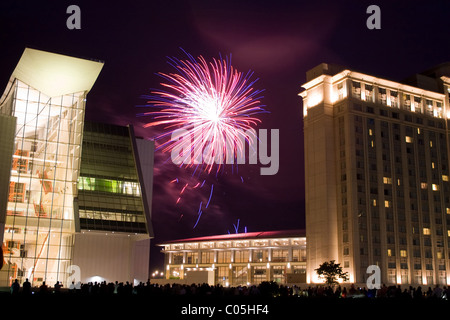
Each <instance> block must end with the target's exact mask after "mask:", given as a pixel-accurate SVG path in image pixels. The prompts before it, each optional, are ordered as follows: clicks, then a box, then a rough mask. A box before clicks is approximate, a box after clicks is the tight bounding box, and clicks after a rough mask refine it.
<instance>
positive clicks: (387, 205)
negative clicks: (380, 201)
mask: <svg viewBox="0 0 450 320" xmlns="http://www.w3.org/2000/svg"><path fill="white" fill-rule="evenodd" d="M390 206H391V204H390V201H389V200H385V201H384V207H385V208H389V207H390Z"/></svg>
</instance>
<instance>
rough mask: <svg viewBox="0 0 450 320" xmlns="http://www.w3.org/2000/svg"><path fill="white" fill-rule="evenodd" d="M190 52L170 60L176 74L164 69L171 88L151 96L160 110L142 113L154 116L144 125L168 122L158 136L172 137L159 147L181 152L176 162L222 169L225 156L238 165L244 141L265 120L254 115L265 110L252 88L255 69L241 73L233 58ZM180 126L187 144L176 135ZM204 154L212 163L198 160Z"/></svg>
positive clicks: (250, 136) (175, 159)
mask: <svg viewBox="0 0 450 320" xmlns="http://www.w3.org/2000/svg"><path fill="white" fill-rule="evenodd" d="M186 54H187V53H186ZM187 55H188V58H189V59H188V60H178V59H176V58H172V59H170V62H171V65H172V66H173V67H174V68H175V69H176V71H177V73H170V74H165V73H159V75H160V76H161V77H163V78H164V79H165V80H166V81H167V82H164V83H161V85H162V86H163V87H165V88H166V90H167V91H166V90H156V91H153V92H152V95H150V96H149V97H148V98H149V99H150V100H149V101H148V104H149V106H152V107H156V108H158V109H159V110H158V111H151V112H147V113H144V114H143V115H152V116H153V117H154V121H153V122H150V123H148V124H146V125H145V127H151V126H160V125H163V126H164V129H165V132H164V133H163V134H161V135H159V136H158V137H156V139H161V138H167V137H168V136H172V139H170V140H168V141H165V142H163V143H162V144H161V145H160V147H159V148H160V149H162V151H163V152H172V151H174V150H182V152H181V153H176V156H175V158H174V157H172V160H173V161H174V162H175V163H181V164H182V165H185V166H187V167H191V166H196V167H199V165H200V168H201V169H203V170H204V171H206V172H207V173H210V172H211V170H212V169H213V167H214V165H215V164H217V170H218V171H219V170H220V168H221V165H222V164H223V163H224V160H225V159H226V163H234V162H233V161H234V160H235V158H236V155H237V154H242V153H243V152H245V143H246V142H248V143H249V145H250V142H251V141H254V139H255V136H254V135H253V136H252V133H253V132H254V131H252V130H253V129H254V127H256V125H257V124H258V123H259V122H261V121H260V119H258V118H256V117H255V115H256V114H258V113H262V112H265V110H264V109H263V106H262V105H261V103H260V101H259V99H260V98H261V97H260V96H259V95H260V93H261V92H262V91H261V90H254V89H253V85H254V83H255V82H256V81H257V79H256V80H251V77H252V75H253V73H252V72H248V73H247V74H243V73H242V72H239V71H237V70H236V69H235V68H234V67H233V66H231V63H230V59H228V58H225V59H219V60H217V59H213V61H212V62H210V63H208V62H206V60H205V59H204V58H203V57H202V56H200V57H198V59H195V58H194V57H193V56H191V55H189V54H187ZM180 129H183V130H184V131H183V132H187V133H188V136H189V140H190V141H189V143H188V146H186V139H184V138H185V137H183V138H182V139H173V134H174V132H175V131H176V130H180ZM186 150H187V151H186ZM205 150H207V151H208V152H206V151H205ZM186 153H188V154H189V155H187V154H186ZM191 153H193V155H194V156H193V158H191V157H190V155H191ZM204 153H207V154H208V155H209V161H207V159H203V160H204V161H199V156H200V158H201V157H202V156H204ZM172 154H173V152H172ZM187 156H189V159H190V160H188V161H187V160H186V159H187ZM207 158H208V157H207ZM211 159H213V160H215V161H211ZM219 160H220V161H219Z"/></svg>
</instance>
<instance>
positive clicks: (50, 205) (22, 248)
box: [0, 80, 86, 286]
mask: <svg viewBox="0 0 450 320" xmlns="http://www.w3.org/2000/svg"><path fill="white" fill-rule="evenodd" d="M13 86H14V90H13V91H12V94H13V104H12V115H13V116H15V117H16V118H17V127H16V134H15V146H14V155H13V159H12V166H11V179H10V183H9V199H8V207H7V213H6V214H7V216H6V224H5V233H4V242H3V244H2V245H3V252H4V259H5V262H6V265H5V266H4V267H3V270H2V273H3V275H2V277H1V281H0V282H1V283H0V285H10V284H11V282H12V281H14V279H19V282H20V283H22V282H23V281H25V278H28V279H29V281H30V282H32V285H33V286H34V285H39V284H40V283H42V282H43V281H46V283H47V284H48V285H51V286H53V285H54V284H55V283H56V281H60V282H63V284H65V283H64V281H65V277H66V275H67V273H66V270H67V268H68V266H69V265H70V257H71V250H72V244H73V233H74V231H75V228H74V212H73V198H74V197H75V196H76V192H77V188H76V184H77V179H78V171H79V166H80V156H81V140H82V130H83V118H84V106H85V96H86V93H85V92H79V93H72V94H66V95H63V96H59V97H48V96H46V95H44V94H43V93H42V92H39V91H38V90H35V89H33V88H32V87H30V86H28V85H27V84H25V83H23V82H21V81H19V80H15V82H14V84H13ZM5 273H6V275H5ZM65 285H66V284H65Z"/></svg>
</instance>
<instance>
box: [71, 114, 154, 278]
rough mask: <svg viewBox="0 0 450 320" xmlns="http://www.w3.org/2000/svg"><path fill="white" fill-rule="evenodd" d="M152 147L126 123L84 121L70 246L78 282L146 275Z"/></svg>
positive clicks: (148, 258) (149, 226)
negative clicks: (77, 273) (73, 229)
mask: <svg viewBox="0 0 450 320" xmlns="http://www.w3.org/2000/svg"><path fill="white" fill-rule="evenodd" d="M153 152H154V143H153V141H148V140H144V139H141V138H137V137H135V135H134V130H133V127H132V126H130V125H129V126H117V125H112V124H105V123H95V122H85V124H84V135H83V151H82V156H81V166H80V175H79V177H78V184H77V186H78V197H77V199H76V200H75V204H76V205H75V229H76V234H75V241H74V243H75V245H74V252H73V264H74V265H76V266H78V267H79V268H80V272H81V279H80V280H81V281H82V282H94V281H97V282H98V281H108V282H110V281H112V282H113V281H123V282H125V281H129V282H135V283H136V282H137V283H139V282H141V281H142V282H145V281H147V280H148V275H149V262H150V238H152V237H153V230H152V225H151V198H152V186H153Z"/></svg>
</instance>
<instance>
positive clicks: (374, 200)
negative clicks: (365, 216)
mask: <svg viewBox="0 0 450 320" xmlns="http://www.w3.org/2000/svg"><path fill="white" fill-rule="evenodd" d="M372 205H373V206H374V207H376V206H377V199H372Z"/></svg>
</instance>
